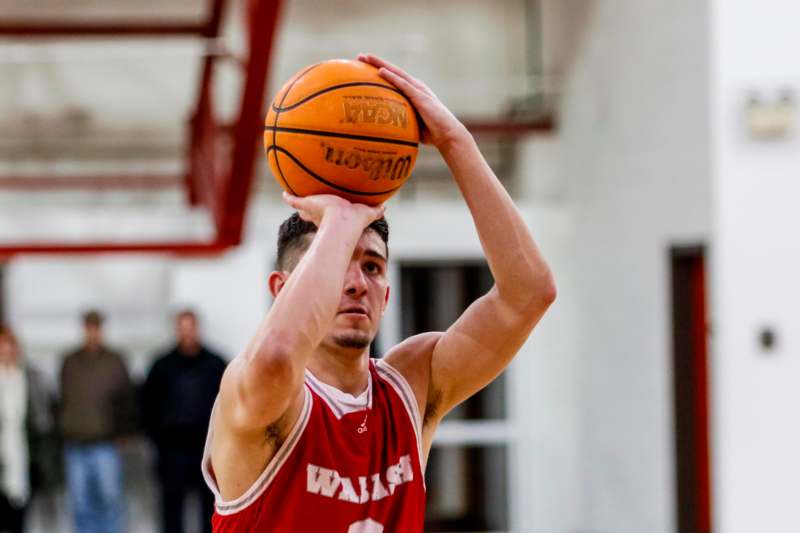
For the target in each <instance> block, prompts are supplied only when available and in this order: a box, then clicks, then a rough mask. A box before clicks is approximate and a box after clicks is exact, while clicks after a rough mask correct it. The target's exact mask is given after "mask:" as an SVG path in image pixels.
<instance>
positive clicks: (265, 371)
mask: <svg viewBox="0 0 800 533" xmlns="http://www.w3.org/2000/svg"><path fill="white" fill-rule="evenodd" d="M250 364H251V365H252V366H253V367H255V370H256V373H257V374H258V375H259V377H260V378H261V379H260V381H262V382H267V383H273V384H276V385H281V384H283V385H287V386H291V385H292V384H294V383H295V382H296V381H297V380H298V379H300V378H298V376H302V374H303V369H302V368H300V365H298V364H297V361H296V358H295V357H293V354H292V353H291V351H290V350H288V349H286V348H285V347H283V346H281V345H276V346H270V347H269V348H264V349H261V350H259V351H258V352H257V353H255V354H254V357H253V359H252V360H251V362H250Z"/></svg>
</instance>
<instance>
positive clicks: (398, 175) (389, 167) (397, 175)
mask: <svg viewBox="0 0 800 533" xmlns="http://www.w3.org/2000/svg"><path fill="white" fill-rule="evenodd" d="M322 149H323V151H324V156H325V161H327V162H328V163H332V164H334V165H336V166H340V167H345V168H347V169H349V170H356V169H359V168H360V169H361V170H363V171H364V172H366V173H367V175H368V176H369V178H370V179H371V180H372V181H378V180H389V181H394V180H402V179H405V178H407V177H408V175H409V173H410V172H411V156H410V155H406V156H394V155H381V154H372V153H369V152H366V153H365V152H362V151H358V150H345V149H343V148H337V147H335V146H331V145H329V144H324V143H323V144H322Z"/></svg>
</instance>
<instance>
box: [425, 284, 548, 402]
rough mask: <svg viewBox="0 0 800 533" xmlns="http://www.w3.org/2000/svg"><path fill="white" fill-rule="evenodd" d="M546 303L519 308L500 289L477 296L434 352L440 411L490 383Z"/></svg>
mask: <svg viewBox="0 0 800 533" xmlns="http://www.w3.org/2000/svg"><path fill="white" fill-rule="evenodd" d="M543 313H544V309H541V310H540V309H537V308H532V309H529V310H525V311H520V310H518V309H515V308H514V307H513V306H510V305H508V304H507V303H506V302H504V301H503V300H502V298H500V296H499V294H498V292H497V289H496V288H492V290H491V291H489V293H487V294H486V295H484V296H482V297H481V298H479V299H478V300H476V301H475V302H474V303H473V304H472V305H470V306H469V308H467V310H466V311H464V313H463V314H462V315H461V316H460V317H459V319H458V320H457V321H456V322H455V323H454V324H453V325H452V326H451V327H450V328H449V329H448V330H447V331H446V332H445V333H444V335H442V337H441V338H440V339H439V342H438V343H437V344H436V347H435V348H434V351H433V354H432V357H431V390H432V391H433V392H435V394H436V396H437V397H438V398H439V399H440V400H439V408H438V409H437V413H436V414H437V415H438V417H442V416H444V415H445V414H446V413H447V412H448V411H449V410H450V409H452V408H453V407H455V406H456V405H458V404H459V403H461V402H463V401H464V400H466V399H467V398H469V397H470V396H472V395H473V394H475V393H476V392H477V391H479V390H480V389H482V388H483V387H485V386H486V385H488V384H489V383H490V382H491V381H492V380H494V379H495V378H496V377H497V376H498V375H499V374H500V372H502V371H503V370H504V369H505V368H506V366H508V364H509V363H510V362H511V360H512V359H513V357H514V356H515V355H516V353H517V352H518V351H519V349H520V348H521V347H522V345H523V344H524V343H525V341H526V339H527V338H528V336H529V335H530V333H531V331H532V330H533V328H534V326H535V325H536V323H537V322H538V321H539V319H540V318H541V316H542V314H543Z"/></svg>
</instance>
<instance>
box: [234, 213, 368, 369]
mask: <svg viewBox="0 0 800 533" xmlns="http://www.w3.org/2000/svg"><path fill="white" fill-rule="evenodd" d="M362 225H363V222H362V220H361V219H359V218H357V217H354V216H352V214H348V213H345V212H341V211H332V212H330V214H329V215H326V217H325V218H323V220H322V221H321V222H320V227H319V229H318V230H317V232H316V234H315V236H314V239H313V242H312V243H311V245H310V246H309V248H308V250H307V251H306V252H305V254H304V256H303V258H302V259H301V260H300V262H299V263H298V264H297V266H296V267H295V269H294V271H293V272H292V274H291V276H289V278H288V280H287V282H286V284H285V285H284V286H283V288H282V289H281V291H280V293H279V294H278V295H277V297H276V298H275V302H274V303H273V305H272V308H271V309H270V311H269V313H268V314H267V316H266V317H265V319H264V320H263V322H262V324H261V325H260V326H259V329H258V332H257V334H256V336H255V338H254V339H253V341H252V342H251V343H250V345H249V346H248V348H247V350H246V353H245V357H247V358H253V357H261V356H265V355H267V356H268V355H269V354H270V353H273V352H274V350H275V349H276V348H279V349H280V351H281V352H282V353H284V354H287V353H288V354H290V356H291V358H292V361H293V363H295V364H296V365H297V366H298V367H301V368H304V367H305V363H306V360H307V358H308V356H309V355H310V353H311V351H312V350H313V349H314V348H315V347H316V346H317V345H318V344H319V343H320V342H321V341H322V338H323V336H324V335H325V333H326V332H327V331H328V329H330V325H331V323H332V321H333V320H334V318H335V316H336V310H337V307H338V305H339V300H340V298H341V291H342V284H343V282H344V276H345V273H346V270H347V265H348V263H349V261H350V257H351V256H352V254H353V250H354V249H355V246H356V243H357V242H358V239H359V237H360V236H361V233H362V231H363V229H364V228H363V227H362Z"/></svg>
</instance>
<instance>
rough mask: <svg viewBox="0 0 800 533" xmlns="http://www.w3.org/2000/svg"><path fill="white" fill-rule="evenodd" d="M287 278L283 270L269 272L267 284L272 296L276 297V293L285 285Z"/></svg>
mask: <svg viewBox="0 0 800 533" xmlns="http://www.w3.org/2000/svg"><path fill="white" fill-rule="evenodd" d="M287 279H289V276H288V275H287V274H286V273H285V272H280V271H278V270H273V271H272V272H271V273H270V275H269V279H268V280H267V284H268V285H269V292H270V293H271V294H272V297H273V298H277V297H278V293H279V292H281V289H282V288H283V286H284V285H286V280H287Z"/></svg>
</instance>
